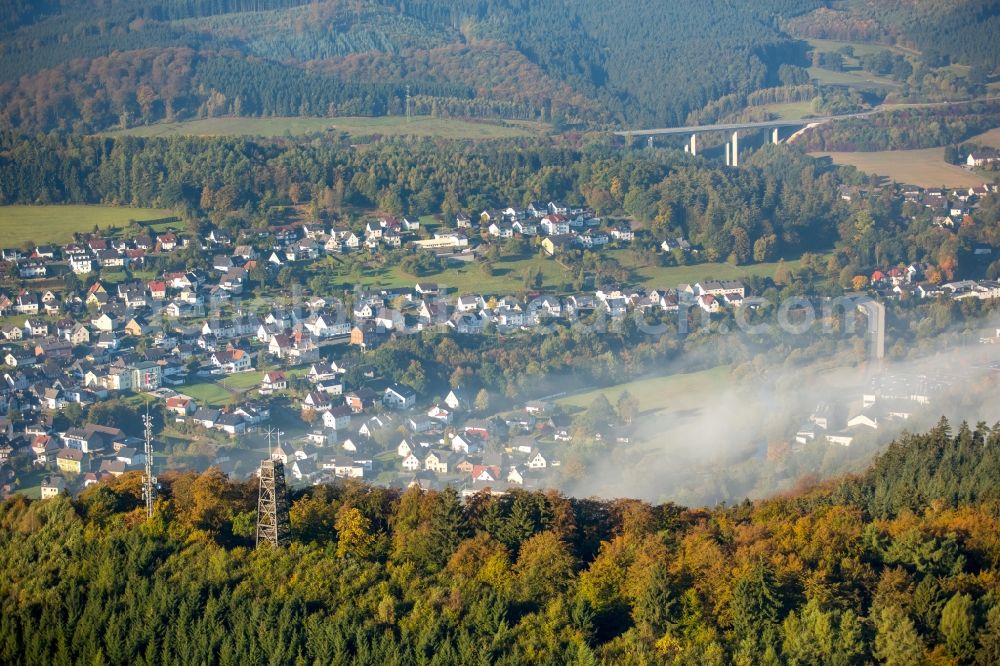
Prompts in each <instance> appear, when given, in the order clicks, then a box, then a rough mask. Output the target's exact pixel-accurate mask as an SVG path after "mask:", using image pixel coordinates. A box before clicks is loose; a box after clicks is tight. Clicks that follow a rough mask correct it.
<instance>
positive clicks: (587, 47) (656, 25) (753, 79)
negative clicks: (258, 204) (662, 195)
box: [0, 0, 1000, 132]
mask: <svg viewBox="0 0 1000 666" xmlns="http://www.w3.org/2000/svg"><path fill="white" fill-rule="evenodd" d="M998 6H1000V4H998V3H997V2H996V1H995V0H960V1H959V2H957V3H956V2H945V1H944V0H878V1H877V2H874V3H872V2H861V1H860V0H857V1H856V0H849V1H848V2H832V1H830V0H760V1H755V2H732V1H731V0H703V1H702V2H698V3H691V2H687V1H685V0H664V1H662V2H657V3H649V2H644V1H642V0H620V1H619V2H616V3H608V2H599V1H598V0H575V1H574V2H538V1H534V0H530V1H529V0H40V1H38V2H27V1H26V0H12V1H11V2H8V3H4V9H3V10H2V14H0V122H2V123H3V124H4V125H6V126H13V127H16V128H20V129H23V130H30V131H34V130H51V129H58V130H73V131H86V132H92V131H98V130H104V129H108V128H109V127H111V126H112V125H121V124H135V123H148V122H156V121H160V120H184V119H187V118H193V117H205V116H211V115H220V114H237V115H275V114H285V115H288V114H295V115H313V116H317V115H319V116H325V115H331V114H341V115H343V114H347V113H351V114H362V115H386V114H394V113H400V112H401V110H402V108H403V106H404V104H405V97H406V86H410V88H411V93H412V95H413V96H414V97H413V103H414V104H415V106H414V107H412V108H413V111H414V112H415V113H420V114H432V113H436V114H439V115H451V116H469V117H494V118H510V119H531V120H535V119H537V120H544V121H550V120H555V121H569V122H581V121H582V122H587V123H597V124H607V123H613V124H616V125H621V124H629V125H632V126H652V125H666V124H676V123H681V122H684V121H685V120H686V119H688V118H690V117H708V116H712V115H713V114H715V113H716V111H717V110H718V109H721V108H723V107H727V106H728V105H731V104H732V103H734V101H735V102H736V103H737V106H740V105H741V104H742V102H744V101H746V100H747V99H748V96H749V95H751V94H752V93H754V92H755V91H759V90H762V89H767V88H775V87H787V88H792V87H798V86H802V85H803V84H807V83H809V74H808V72H807V71H806V69H805V66H806V65H808V64H809V62H808V59H807V58H806V53H807V50H808V45H807V44H806V43H804V42H803V41H800V39H798V38H800V37H831V38H842V39H853V40H867V41H876V42H882V43H898V44H902V45H905V46H909V47H912V48H915V49H918V50H920V51H923V52H924V54H925V55H924V56H923V57H924V58H925V59H926V60H927V61H928V62H929V63H930V64H934V65H939V64H941V63H942V62H948V61H957V62H962V63H966V64H972V65H977V66H979V67H980V68H983V70H984V71H985V72H986V73H988V72H989V71H991V70H992V69H994V68H995V67H996V66H997V64H998V63H1000V56H998V53H1000V45H998V43H997V40H996V39H995V38H994V36H995V34H997V32H998V31H1000V30H998V28H1000V25H998V23H997V22H998V21H1000V10H998ZM793 35H794V36H793ZM179 54H184V55H183V56H182V57H180V56H179ZM977 71H978V70H977ZM109 79H110V80H111V88H112V89H113V92H112V91H111V90H108V91H107V92H105V91H104V87H105V86H106V85H107V84H108V81H109ZM165 81H168V82H169V85H167V86H166V89H164V88H163V82H165ZM720 100H721V102H720ZM713 109H715V111H713ZM706 114H707V116H706ZM716 115H717V114H716Z"/></svg>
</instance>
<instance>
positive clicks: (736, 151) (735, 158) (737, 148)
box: [732, 131, 740, 167]
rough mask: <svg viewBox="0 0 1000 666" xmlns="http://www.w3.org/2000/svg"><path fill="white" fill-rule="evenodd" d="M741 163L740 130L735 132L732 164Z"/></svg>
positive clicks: (737, 164) (736, 165)
mask: <svg viewBox="0 0 1000 666" xmlns="http://www.w3.org/2000/svg"><path fill="white" fill-rule="evenodd" d="M739 165H740V133H739V131H736V132H733V163H732V166H734V167H738V166H739Z"/></svg>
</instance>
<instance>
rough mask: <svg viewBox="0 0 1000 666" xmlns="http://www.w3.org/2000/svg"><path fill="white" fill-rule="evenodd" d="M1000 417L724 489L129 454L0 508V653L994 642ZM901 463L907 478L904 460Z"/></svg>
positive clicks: (832, 648)
mask: <svg viewBox="0 0 1000 666" xmlns="http://www.w3.org/2000/svg"><path fill="white" fill-rule="evenodd" d="M998 449H1000V429H998V428H997V427H994V428H992V429H991V428H988V427H986V426H984V425H979V426H976V427H974V428H973V427H970V426H967V425H965V424H962V425H961V426H959V427H958V428H957V429H956V430H954V431H953V430H952V428H951V427H950V426H949V425H948V424H947V422H944V421H942V423H940V424H939V425H938V426H937V427H935V428H934V429H932V430H931V431H929V432H927V433H924V434H919V435H907V436H905V437H903V438H902V439H900V440H899V441H898V442H897V443H895V444H894V445H893V446H892V447H890V450H889V451H888V452H887V453H886V454H885V455H883V456H881V457H880V458H879V459H878V460H877V461H876V463H875V465H874V466H873V468H872V469H871V470H870V471H869V472H867V473H865V474H863V475H861V476H860V477H857V478H853V479H850V478H849V479H844V480H840V481H836V482H832V483H828V484H824V485H821V486H812V487H810V486H803V488H801V489H800V490H798V491H797V492H795V493H791V494H789V495H786V496H783V497H778V498H774V499H770V500H764V501H760V502H755V503H750V502H742V503H738V504H736V505H734V506H732V507H716V508H714V509H708V508H684V507H681V506H677V505H672V504H662V505H656V506H653V505H649V504H646V503H643V502H638V501H632V500H616V501H602V500H593V499H589V500H584V499H572V498H567V497H564V496H562V495H559V494H557V493H553V492H547V493H541V492H522V491H517V492H513V493H510V494H507V495H505V496H501V497H490V496H489V495H486V494H483V495H478V496H475V497H472V498H470V499H469V500H468V501H466V502H464V503H463V502H462V501H460V499H459V498H458V496H457V495H456V494H455V493H454V492H453V491H442V492H426V493H422V492H420V491H419V490H416V489H410V490H406V491H401V490H391V489H384V488H375V487H369V486H364V485H362V484H359V483H353V482H350V483H340V484H336V485H332V486H320V487H314V488H311V489H308V490H305V491H297V492H295V493H294V495H293V497H292V500H291V511H290V514H291V527H292V540H293V544H292V545H291V547H289V548H287V549H275V548H263V549H258V550H251V549H249V548H248V546H251V545H252V534H253V526H254V518H255V507H256V485H255V484H253V483H250V482H246V483H243V482H234V481H231V480H229V479H226V478H225V477H224V476H223V475H222V474H220V473H219V472H218V471H217V470H215V469H209V470H208V471H206V472H204V473H201V474H195V473H182V474H177V473H171V474H164V475H161V477H160V478H161V482H162V491H161V495H160V498H159V500H158V502H157V507H156V512H155V514H154V517H153V518H152V519H151V520H148V521H147V520H145V513H144V510H143V509H142V502H141V485H140V481H139V476H138V474H137V473H129V474H126V475H124V476H122V477H120V478H119V479H117V480H114V481H112V482H108V483H102V484H99V485H97V486H94V487H92V488H90V489H88V490H86V491H85V492H84V493H83V494H82V495H81V496H80V497H79V498H77V499H70V498H67V497H61V498H56V499H52V500H46V501H34V502H30V501H27V500H25V499H24V498H23V497H21V496H15V497H13V498H12V499H8V500H6V501H4V502H3V503H2V504H0V562H3V564H4V567H3V569H2V571H3V574H2V575H0V598H2V599H3V601H4V606H5V612H4V613H3V614H2V616H0V658H2V659H3V660H4V661H9V662H13V661H17V662H18V663H24V664H36V663H38V664H41V663H51V662H52V661H58V662H87V663H110V664H118V663H137V664H156V663H165V662H166V663H174V662H185V663H197V662H206V663H208V662H211V663H221V664H236V663H246V662H247V661H253V662H265V661H266V662H270V663H314V662H321V663H345V664H346V663H356V664H367V663H372V664H375V663H378V664H417V663H426V664H451V663H465V664H469V663H497V664H516V663H537V662H545V663H551V662H559V663H580V664H596V663H601V662H614V663H622V664H640V663H667V664H698V665H704V664H720V665H721V664H728V663H737V664H743V663H745V664H751V663H753V664H778V663H795V664H830V663H841V664H863V663H870V662H871V661H873V660H877V661H879V662H881V663H887V664H911V663H918V662H923V661H938V662H947V663H956V664H983V665H986V664H994V663H996V662H997V660H998V659H1000V602H998V597H997V588H996V583H995V579H996V572H997V566H998V558H1000V553H998V551H997V548H996V546H995V538H994V535H995V533H996V531H997V529H998V522H997V521H998V516H997V504H996V499H997V497H996V489H995V483H993V479H994V478H995V475H996V471H997V467H996V465H997V464H998V463H1000V460H998V459H997V450H998ZM922 468H924V469H927V470H928V471H927V472H919V471H918V470H921V469H922Z"/></svg>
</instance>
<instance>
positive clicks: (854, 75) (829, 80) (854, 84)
mask: <svg viewBox="0 0 1000 666" xmlns="http://www.w3.org/2000/svg"><path fill="white" fill-rule="evenodd" d="M809 76H810V77H811V78H814V79H816V80H817V81H818V82H819V84H820V85H823V86H848V87H850V88H860V89H866V90H872V89H882V90H884V89H886V88H898V87H899V84H898V83H896V82H895V81H893V80H892V79H887V78H884V77H881V76H876V75H875V74H872V73H870V72H865V71H863V70H860V69H858V70H847V71H844V72H835V71H833V70H830V69H823V68H822V67H810V68H809Z"/></svg>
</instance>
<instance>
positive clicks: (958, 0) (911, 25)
mask: <svg viewBox="0 0 1000 666" xmlns="http://www.w3.org/2000/svg"><path fill="white" fill-rule="evenodd" d="M822 4H823V7H820V8H819V9H817V10H816V11H814V12H811V13H809V14H806V15H800V16H797V17H794V18H791V19H790V20H788V21H787V22H786V23H785V27H786V28H787V29H788V30H789V31H791V32H792V33H793V34H795V35H801V36H805V37H820V38H825V39H839V40H848V41H865V42H881V43H884V44H898V45H900V46H903V47H910V48H913V49H916V50H918V51H920V52H921V59H922V61H923V62H925V63H926V64H928V65H930V66H934V67H936V66H939V65H945V64H949V63H953V62H960V63H963V64H966V65H972V66H977V67H981V68H984V69H986V70H990V71H992V70H994V69H996V68H997V67H998V66H1000V51H998V50H997V42H996V35H997V33H998V32H1000V5H998V4H997V2H996V1H995V0H879V1H878V2H871V1H870V0H847V1H846V2H833V1H832V0H826V1H825V2H823V3H822Z"/></svg>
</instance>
